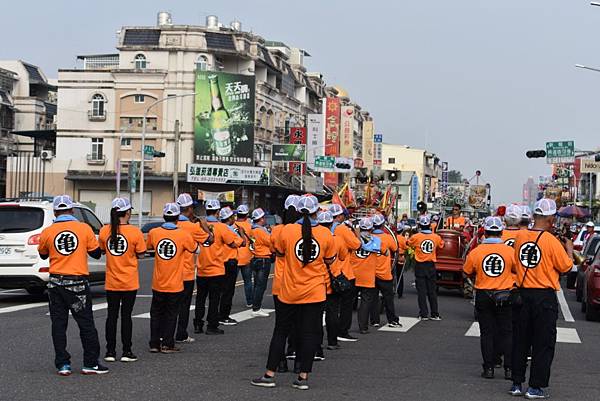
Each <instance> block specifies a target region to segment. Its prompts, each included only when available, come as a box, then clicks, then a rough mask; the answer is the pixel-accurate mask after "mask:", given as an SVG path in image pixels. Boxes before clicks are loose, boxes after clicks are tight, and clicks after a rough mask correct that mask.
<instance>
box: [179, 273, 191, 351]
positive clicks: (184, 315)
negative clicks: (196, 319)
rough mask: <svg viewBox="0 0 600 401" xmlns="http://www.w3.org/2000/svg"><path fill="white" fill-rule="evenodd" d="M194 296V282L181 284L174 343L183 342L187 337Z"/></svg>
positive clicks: (189, 281)
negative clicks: (181, 291)
mask: <svg viewBox="0 0 600 401" xmlns="http://www.w3.org/2000/svg"><path fill="white" fill-rule="evenodd" d="M193 294H194V280H188V281H184V282H183V293H182V294H181V298H180V299H179V311H178V312H177V331H176V333H175V341H183V340H185V339H186V338H188V337H189V334H188V332H187V328H188V323H189V321H190V305H192V296H193Z"/></svg>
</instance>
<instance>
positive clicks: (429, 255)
mask: <svg viewBox="0 0 600 401" xmlns="http://www.w3.org/2000/svg"><path fill="white" fill-rule="evenodd" d="M430 223H431V221H430V218H429V216H428V215H425V216H421V218H420V219H419V229H420V232H418V233H417V234H415V235H413V236H412V237H410V238H409V239H408V242H407V245H408V246H409V247H411V248H412V249H414V252H415V282H416V286H417V295H418V302H419V320H442V318H441V316H440V314H439V311H438V300H437V286H436V282H435V280H436V278H437V274H436V270H435V262H436V261H437V254H436V251H437V249H441V248H443V247H444V241H443V240H442V237H440V236H439V235H438V234H434V233H432V232H431V227H430ZM427 301H429V307H430V308H431V315H429V309H428V307H427Z"/></svg>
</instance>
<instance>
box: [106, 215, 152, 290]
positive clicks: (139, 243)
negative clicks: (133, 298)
mask: <svg viewBox="0 0 600 401" xmlns="http://www.w3.org/2000/svg"><path fill="white" fill-rule="evenodd" d="M110 228H111V226H110V225H105V226H104V227H102V228H101V229H100V234H99V235H98V242H99V243H100V249H102V251H104V252H105V253H106V279H105V282H104V288H105V289H106V290H108V291H135V290H137V289H139V288H140V277H139V273H138V258H137V255H138V254H139V253H144V252H146V242H145V241H144V234H142V231H141V230H140V229H139V228H137V227H135V226H132V225H130V224H120V225H119V230H118V234H117V244H116V246H115V244H113V242H112V239H111V238H110Z"/></svg>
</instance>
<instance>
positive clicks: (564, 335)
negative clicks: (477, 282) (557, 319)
mask: <svg viewBox="0 0 600 401" xmlns="http://www.w3.org/2000/svg"><path fill="white" fill-rule="evenodd" d="M465 336H466V337H479V336H480V331H479V322H473V324H471V327H469V329H468V330H467V332H466V333H465ZM556 342H557V343H567V344H581V339H580V338H579V334H578V333H577V329H574V328H570V327H557V328H556Z"/></svg>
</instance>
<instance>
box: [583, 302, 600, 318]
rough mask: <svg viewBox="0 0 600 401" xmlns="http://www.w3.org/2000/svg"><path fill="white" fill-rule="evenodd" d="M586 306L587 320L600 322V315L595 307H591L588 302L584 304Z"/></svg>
mask: <svg viewBox="0 0 600 401" xmlns="http://www.w3.org/2000/svg"><path fill="white" fill-rule="evenodd" d="M584 304H585V320H587V321H590V322H595V321H597V320H599V319H598V318H599V316H598V315H600V313H599V312H598V311H597V310H596V309H595V308H594V306H593V305H590V304H589V303H588V301H587V300H586V301H585V302H584Z"/></svg>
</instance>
